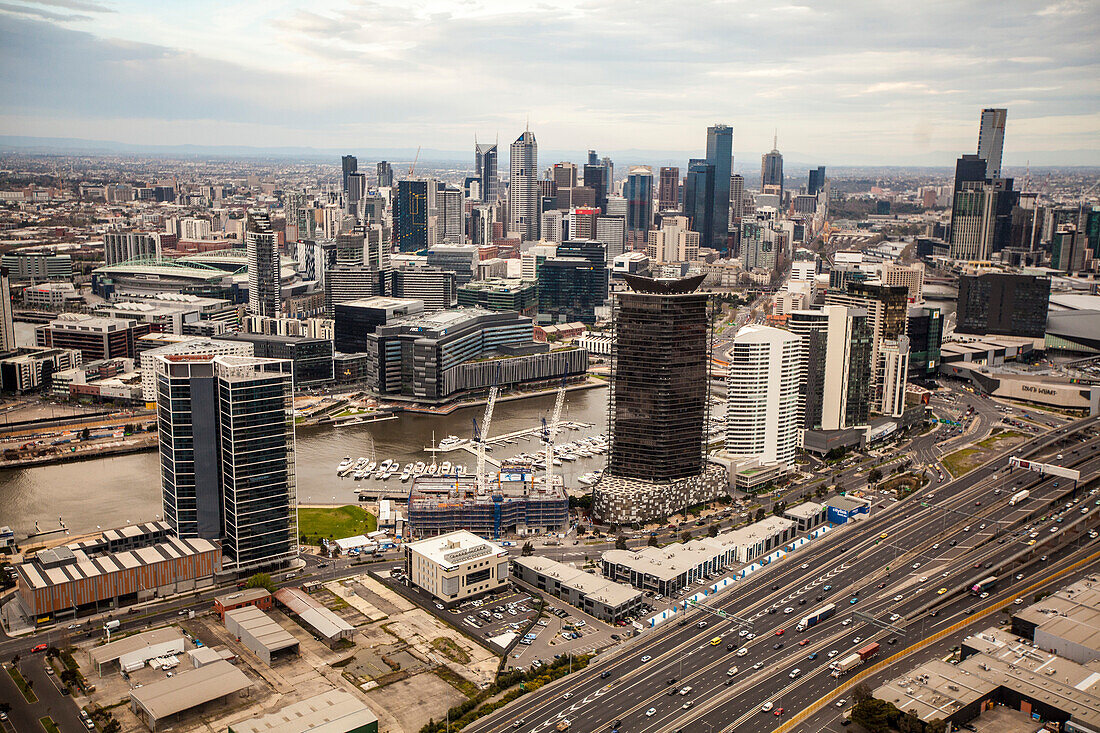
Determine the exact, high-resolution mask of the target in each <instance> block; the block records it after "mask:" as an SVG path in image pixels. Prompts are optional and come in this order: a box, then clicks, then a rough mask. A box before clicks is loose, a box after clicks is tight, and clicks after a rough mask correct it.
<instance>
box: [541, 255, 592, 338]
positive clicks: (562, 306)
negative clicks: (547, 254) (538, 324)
mask: <svg viewBox="0 0 1100 733" xmlns="http://www.w3.org/2000/svg"><path fill="white" fill-rule="evenodd" d="M601 249H602V245H601ZM558 251H559V252H560V251H561V250H560V249H559V250H558ZM538 278H539V314H540V315H542V316H546V317H548V318H549V320H550V322H552V323H571V322H574V321H580V322H581V323H595V322H596V308H597V307H599V306H601V305H603V304H604V301H606V300H607V288H608V271H607V267H606V266H605V265H603V264H594V263H593V262H591V261H589V260H587V259H581V258H580V257H568V258H564V257H552V258H549V259H547V260H546V261H545V262H543V263H542V264H541V265H540V266H539V272H538Z"/></svg>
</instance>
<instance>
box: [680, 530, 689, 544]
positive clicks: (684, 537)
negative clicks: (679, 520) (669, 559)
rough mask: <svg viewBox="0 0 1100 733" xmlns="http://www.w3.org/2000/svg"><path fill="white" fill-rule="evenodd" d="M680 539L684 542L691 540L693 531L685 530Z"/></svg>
mask: <svg viewBox="0 0 1100 733" xmlns="http://www.w3.org/2000/svg"><path fill="white" fill-rule="evenodd" d="M680 539H682V540H683V541H684V542H688V541H690V540H691V532H684V533H683V534H682V535H680Z"/></svg>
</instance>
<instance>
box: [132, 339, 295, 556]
mask: <svg viewBox="0 0 1100 733" xmlns="http://www.w3.org/2000/svg"><path fill="white" fill-rule="evenodd" d="M153 364H154V371H155V372H156V375H157V412H158V423H159V426H160V464H161V486H162V495H163V503H164V518H165V519H166V520H167V521H168V523H169V524H170V525H171V526H172V529H173V530H174V531H175V532H176V533H177V534H178V535H179V536H180V537H183V538H191V537H201V538H203V539H216V540H220V541H221V544H222V552H223V553H224V554H225V556H226V557H227V558H228V562H227V565H228V566H230V567H232V568H234V569H235V570H237V571H243V570H247V569H253V568H260V567H272V566H279V565H284V564H286V563H287V562H288V561H289V560H290V559H292V558H293V557H295V556H296V555H297V545H298V521H297V503H298V502H297V496H296V489H295V471H294V385H293V377H292V372H291V362H290V361H288V360H282V359H259V358H255V357H250V356H217V355H213V354H209V355H205V356H203V355H200V354H185V355H174V354H166V355H161V356H155V357H154V361H153Z"/></svg>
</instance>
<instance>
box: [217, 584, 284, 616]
mask: <svg viewBox="0 0 1100 733" xmlns="http://www.w3.org/2000/svg"><path fill="white" fill-rule="evenodd" d="M245 606H255V607H256V608H258V609H260V610H261V611H270V610H271V609H272V608H274V607H275V597H274V596H272V595H271V593H270V592H268V590H267V589H266V588H242V589H241V590H238V591H233V592H232V593H223V594H222V595H220V596H216V597H215V598H214V612H215V613H217V614H218V618H220V619H221V620H222V621H224V620H225V613H226V611H232V610H235V609H237V608H244V607H245Z"/></svg>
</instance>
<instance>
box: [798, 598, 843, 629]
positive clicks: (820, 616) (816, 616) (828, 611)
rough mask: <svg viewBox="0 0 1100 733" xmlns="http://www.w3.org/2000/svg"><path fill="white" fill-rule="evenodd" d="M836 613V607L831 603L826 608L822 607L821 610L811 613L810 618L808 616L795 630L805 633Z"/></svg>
mask: <svg viewBox="0 0 1100 733" xmlns="http://www.w3.org/2000/svg"><path fill="white" fill-rule="evenodd" d="M835 611H836V606H834V605H833V604H831V603H830V604H828V605H826V606H822V607H821V608H819V609H817V610H816V611H814V612H813V613H811V614H810V615H809V616H806V617H805V618H803V619H802V620H801V621H799V622H798V626H795V627H794V628H795V630H796V631H805V630H806V629H808V628H810V627H811V626H813V625H814V624H817V623H820V622H821V621H824V620H825V619H827V618H829V617H830V616H832V615H833V613H834V612H835Z"/></svg>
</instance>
